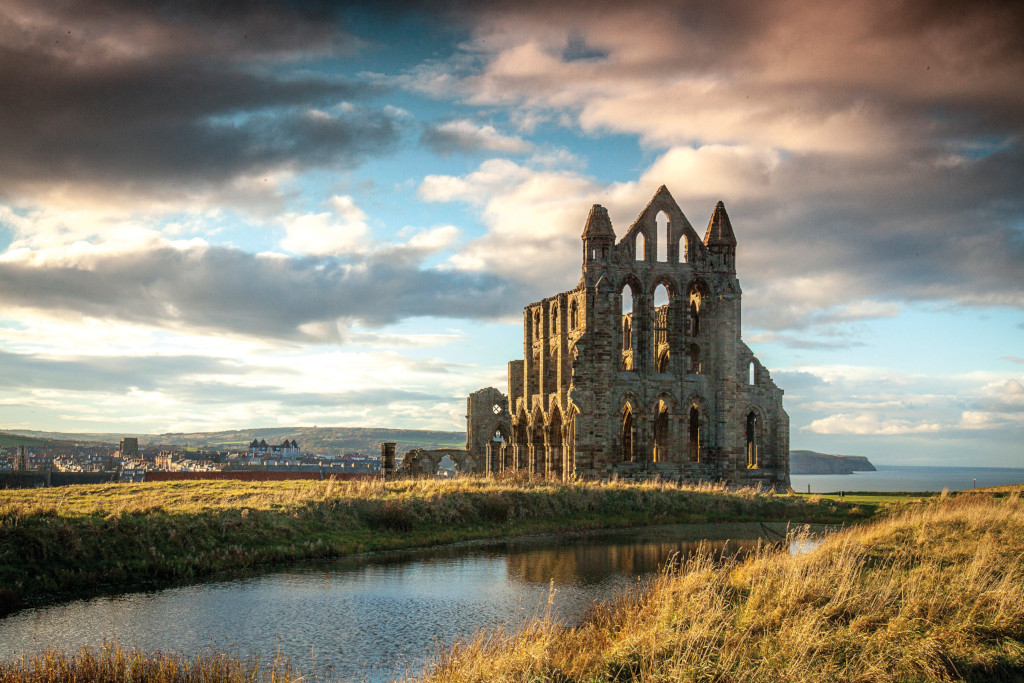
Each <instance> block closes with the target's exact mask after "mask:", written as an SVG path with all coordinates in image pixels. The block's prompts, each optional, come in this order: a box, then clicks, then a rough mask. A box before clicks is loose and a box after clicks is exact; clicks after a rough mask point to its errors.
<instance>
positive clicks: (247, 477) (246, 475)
mask: <svg viewBox="0 0 1024 683" xmlns="http://www.w3.org/2000/svg"><path fill="white" fill-rule="evenodd" d="M331 477H333V478H335V479H337V480H338V481H350V480H354V479H379V478H380V476H379V475H376V474H354V473H345V474H342V473H335V472H327V473H322V472H280V471H276V472H275V471H270V472H264V471H261V470H228V471H223V472H146V478H145V479H144V480H143V481H147V482H152V481H200V480H214V481H226V480H234V481H287V480H290V479H313V480H316V481H320V480H321V479H325V478H326V479H329V478H331Z"/></svg>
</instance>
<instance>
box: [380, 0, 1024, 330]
mask: <svg viewBox="0 0 1024 683" xmlns="http://www.w3.org/2000/svg"><path fill="white" fill-rule="evenodd" d="M449 9H450V10H451V8H449ZM451 11H453V12H454V13H455V14H456V15H457V16H459V17H461V19H462V20H463V21H465V22H466V24H467V25H468V26H469V27H470V29H471V31H472V37H471V39H470V40H468V41H466V42H464V43H463V49H462V50H461V51H459V52H458V53H456V54H454V55H453V56H452V57H451V58H450V59H448V60H447V61H445V60H439V61H434V62H429V63H425V64H421V65H419V66H418V67H416V68H415V69H412V70H410V71H409V72H408V73H407V74H405V76H404V77H403V78H401V79H398V80H397V82H398V83H399V84H400V85H402V86H403V87H408V88H414V89H419V91H420V92H427V93H431V94H433V95H434V96H437V97H442V98H446V99H447V98H452V97H458V98H461V100H462V101H463V102H464V103H467V104H470V105H473V106H483V105H486V106H490V107H498V108H503V109H505V110H514V112H515V117H514V118H516V119H519V120H523V121H532V122H536V121H561V122H562V123H563V125H565V126H567V127H570V128H575V129H577V130H579V131H582V132H583V133H588V134H595V135H601V134H604V133H607V132H616V133H627V134H630V135H637V136H639V137H640V139H641V141H642V143H643V144H644V145H646V146H647V147H648V148H649V149H650V150H651V153H652V154H654V155H655V156H654V159H653V161H652V162H651V163H650V164H649V165H648V166H647V167H646V169H645V170H643V171H642V172H641V173H640V174H639V176H638V177H637V178H636V179H635V180H629V181H622V182H616V183H609V182H596V181H594V180H593V179H591V178H588V177H586V176H585V175H583V174H582V173H580V172H579V171H578V170H573V171H565V172H560V173H557V175H558V178H557V180H558V182H556V183H553V184H552V187H551V191H550V192H548V193H547V194H546V195H544V196H539V195H540V193H538V196H536V197H535V196H528V195H526V194H525V193H524V192H522V190H524V189H525V188H527V187H528V186H529V185H530V183H531V182H532V181H536V182H540V183H543V182H544V180H545V179H547V178H550V177H552V176H553V175H556V173H553V172H552V169H543V170H542V169H539V168H536V169H531V168H530V164H529V163H525V164H513V163H512V162H510V161H507V160H496V159H495V160H488V161H487V162H484V163H483V164H481V165H480V166H479V168H477V169H476V170H475V171H471V172H469V173H467V174H465V175H462V176H454V175H446V176H429V177H428V178H426V179H425V181H424V183H423V184H422V186H421V188H420V196H421V197H422V198H424V199H426V200H428V201H463V202H467V203H469V204H471V205H474V206H479V207H483V211H482V214H481V215H482V217H483V218H484V220H485V221H486V222H487V224H488V226H489V227H490V230H491V232H490V234H489V235H487V236H486V237H484V238H482V239H480V240H478V241H475V242H471V243H470V244H468V245H467V247H466V249H464V250H463V251H461V252H460V253H459V254H458V256H457V257H456V258H455V259H454V260H453V262H455V263H458V264H459V265H460V267H465V268H492V267H496V268H502V265H501V264H500V263H498V259H496V258H493V257H492V256H491V254H492V253H493V252H494V251H495V250H498V251H500V252H501V253H503V254H508V256H509V262H510V263H511V264H512V265H511V267H509V268H507V270H506V271H503V272H511V271H513V270H515V269H517V268H520V267H522V271H521V272H522V273H523V277H528V278H531V279H533V278H536V277H537V276H538V275H541V276H543V274H544V273H548V275H547V276H546V285H549V286H557V287H564V286H565V284H566V283H568V282H571V281H572V280H573V277H574V275H573V273H574V271H575V267H576V259H575V258H572V257H571V256H570V254H572V253H573V252H574V251H577V250H578V245H576V244H574V243H573V241H572V239H571V237H572V233H573V232H575V230H576V227H577V226H579V225H581V220H582V219H581V218H579V217H573V218H571V219H568V218H566V217H563V216H562V215H559V213H558V212H555V213H554V214H553V215H550V216H545V217H543V218H540V217H539V216H537V215H534V216H529V217H524V218H523V220H521V221H515V220H514V218H512V215H513V213H514V212H512V211H509V212H507V213H505V214H500V213H498V212H497V211H496V210H495V209H496V208H497V207H502V208H504V207H505V206H508V204H506V203H505V201H504V200H505V199H510V198H513V197H515V198H529V199H530V200H533V201H539V202H541V203H542V204H545V205H550V204H560V203H561V201H562V200H563V199H564V200H565V201H566V203H570V202H571V203H574V204H575V206H576V211H577V213H578V215H579V216H583V214H585V212H586V210H587V207H589V205H590V204H591V203H593V202H599V203H601V204H604V205H605V206H607V207H608V208H609V210H610V211H611V214H612V218H613V222H614V224H615V226H616V228H617V230H618V232H619V234H621V233H622V231H623V229H624V227H625V226H628V225H629V222H630V221H631V220H632V218H633V217H634V216H635V215H636V212H637V211H638V210H639V209H640V208H641V207H642V206H644V204H645V203H646V201H647V199H649V197H650V196H651V195H652V194H653V192H654V190H655V189H656V188H657V187H658V186H660V185H662V184H666V185H668V187H669V189H670V190H671V191H672V192H673V194H674V196H675V197H676V199H677V200H678V201H679V203H680V205H681V207H682V209H683V210H684V212H686V213H687V215H689V216H690V220H691V222H692V223H693V224H694V225H695V226H698V230H699V229H700V227H701V226H702V224H703V219H704V216H706V215H708V214H709V213H710V210H711V208H712V207H713V206H714V203H715V202H716V201H717V200H719V199H722V200H724V201H725V202H726V205H727V207H728V208H729V211H730V215H731V216H732V218H733V223H734V227H735V229H736V232H737V237H738V239H739V248H738V257H737V258H738V264H739V269H740V277H741V279H742V280H743V283H744V290H745V294H746V295H747V300H746V301H745V304H746V305H745V309H744V310H745V312H746V311H750V315H749V316H748V317H747V318H746V320H747V322H748V323H750V324H751V326H753V327H759V328H762V329H766V330H774V331H786V330H808V329H809V328H811V327H818V328H822V329H824V328H825V326H828V325H831V324H837V323H849V322H852V321H855V320H869V319H873V318H878V317H888V316H892V315H893V314H894V313H895V312H896V311H897V310H898V309H899V307H900V306H901V305H902V303H903V302H907V301H953V302H956V303H959V304H963V305H968V306H1011V307H1018V308H1019V307H1024V236H1022V233H1021V225H1022V222H1021V220H1022V219H1021V217H1022V216H1024V198H1022V196H1021V193H1020V192H1019V187H1017V183H1015V180H1016V179H1018V178H1020V177H1021V176H1022V175H1024V144H1022V139H1024V138H1022V135H1021V133H1022V132H1024V129H1022V125H1021V121H1024V94H1022V93H1024V68H1022V64H1024V59H1022V55H1024V39H1022V38H1021V35H1022V33H1021V32H1020V31H1018V30H1015V28H1013V27H1020V26H1022V25H1024V10H1022V9H1021V8H1019V7H1012V6H1010V5H1007V4H1001V3H994V4H993V3H984V4H981V5H972V6H971V7H969V8H966V7H964V8H958V9H957V11H950V10H949V8H948V7H946V6H945V5H941V4H940V5H933V4H929V3H924V2H910V3H903V4H901V5H900V6H899V7H887V8H884V9H883V8H882V6H880V5H878V4H875V3H858V2H852V1H849V2H841V3H839V4H838V5H830V6H829V7H827V8H826V7H824V6H822V7H819V6H813V5H810V4H808V3H806V2H796V1H792V2H782V3H773V4H771V5H770V6H759V7H758V8H756V9H751V8H749V7H743V8H742V9H741V8H740V7H739V6H736V5H733V4H731V3H719V2H714V3H712V2H703V1H700V0H698V1H696V2H687V3H669V4H668V5H665V4H664V3H657V4H655V3H646V2H639V3H629V4H628V5H614V4H611V3H593V4H591V5H587V6H585V7H584V6H575V7H573V8H572V10H569V9H567V8H565V7H562V6H559V5H550V4H548V5H545V4H543V3H522V4H517V5H516V6H514V7H513V6H498V5H493V4H487V3H484V4H482V5H479V6H474V7H472V8H461V9H454V10H451ZM652 16H657V17H658V20H657V21H654V22H652V21H651V17H652ZM910 27H915V28H913V29H912V28H910ZM637 36H642V39H637ZM723 45H729V46H730V47H729V49H722V46H723ZM578 57H583V58H582V59H580V58H578ZM531 126H532V124H531ZM531 126H527V129H531ZM567 185H569V186H570V187H569V190H568V191H567V190H566V186H567ZM492 207H493V208H492ZM537 213H538V214H539V213H540V212H537ZM538 219H539V220H538ZM499 224H500V225H501V226H502V227H500V228H499ZM513 224H515V225H514V227H513ZM515 232H518V234H520V235H521V236H522V238H523V240H524V244H523V245H522V248H516V245H515V244H514V243H513V242H512V240H510V239H507V238H506V237H505V235H507V234H513V233H515ZM543 232H546V233H547V234H548V237H549V239H551V245H550V249H549V250H548V252H547V253H548V254H549V255H550V256H549V257H545V256H543V255H539V254H537V253H536V250H535V249H534V248H533V245H532V241H533V240H534V239H537V238H538V237H539V234H540V233H543ZM562 258H568V259H570V260H569V261H568V263H564V264H561V265H560V264H559V263H558V259H562ZM533 263H539V264H542V265H543V267H538V268H533V267H531V264H533ZM822 311H824V312H822ZM813 343H815V344H822V343H825V344H832V345H837V344H836V341H835V340H834V339H824V340H820V339H819V340H814V342H813ZM838 345H841V344H838Z"/></svg>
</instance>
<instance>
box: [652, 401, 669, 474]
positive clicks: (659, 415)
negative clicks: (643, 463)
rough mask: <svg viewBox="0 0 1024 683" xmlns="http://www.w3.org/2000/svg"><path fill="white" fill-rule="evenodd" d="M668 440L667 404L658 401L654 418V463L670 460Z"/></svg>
mask: <svg viewBox="0 0 1024 683" xmlns="http://www.w3.org/2000/svg"><path fill="white" fill-rule="evenodd" d="M669 440H670V439H669V413H668V404H667V403H665V401H664V400H660V401H658V409H657V412H656V413H655V416H654V462H668V461H669V460H670V455H669Z"/></svg>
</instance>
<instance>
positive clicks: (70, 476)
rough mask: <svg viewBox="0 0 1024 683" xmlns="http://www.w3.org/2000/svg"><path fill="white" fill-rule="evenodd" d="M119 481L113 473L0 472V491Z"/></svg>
mask: <svg viewBox="0 0 1024 683" xmlns="http://www.w3.org/2000/svg"><path fill="white" fill-rule="evenodd" d="M115 481H117V475H116V474H115V473H113V472H46V471H45V470H29V471H27V472H0V489H31V488H38V487H44V486H73V485H76V484H109V483H112V482H115Z"/></svg>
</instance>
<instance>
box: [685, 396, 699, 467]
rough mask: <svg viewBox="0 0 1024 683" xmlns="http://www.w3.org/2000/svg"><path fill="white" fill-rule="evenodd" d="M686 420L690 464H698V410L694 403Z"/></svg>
mask: <svg viewBox="0 0 1024 683" xmlns="http://www.w3.org/2000/svg"><path fill="white" fill-rule="evenodd" d="M687 418H688V419H687V432H688V434H687V436H688V439H687V446H688V450H689V453H690V462H700V461H701V452H700V409H699V408H698V407H697V404H696V403H693V404H691V405H690V410H689V415H688V416H687Z"/></svg>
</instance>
